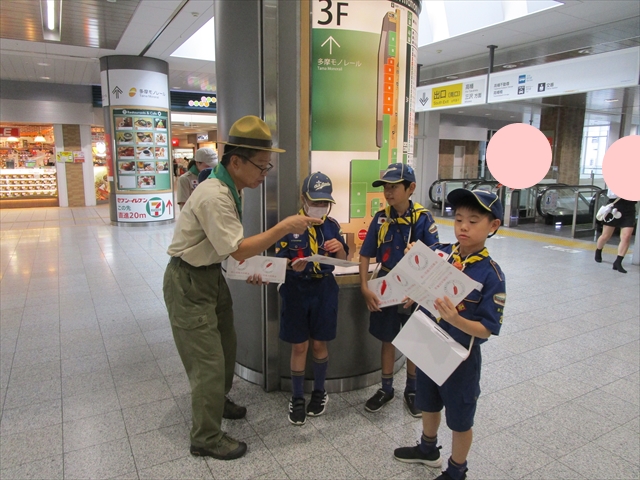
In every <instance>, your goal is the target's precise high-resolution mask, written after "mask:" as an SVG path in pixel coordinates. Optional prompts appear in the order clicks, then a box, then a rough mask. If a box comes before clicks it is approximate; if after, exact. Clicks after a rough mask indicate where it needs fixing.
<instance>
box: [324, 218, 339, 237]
mask: <svg viewBox="0 0 640 480" xmlns="http://www.w3.org/2000/svg"><path fill="white" fill-rule="evenodd" d="M327 220H331V221H332V222H333V223H335V224H336V226H337V227H338V230H340V233H342V227H340V224H339V223H338V221H337V220H336V219H335V218H333V217H327V218H326V219H325V221H327Z"/></svg>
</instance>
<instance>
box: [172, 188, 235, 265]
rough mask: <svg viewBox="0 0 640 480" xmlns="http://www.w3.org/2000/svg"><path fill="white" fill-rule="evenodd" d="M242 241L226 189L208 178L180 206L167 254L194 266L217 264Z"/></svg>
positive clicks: (231, 200)
mask: <svg viewBox="0 0 640 480" xmlns="http://www.w3.org/2000/svg"><path fill="white" fill-rule="evenodd" d="M242 240H244V232H243V229H242V223H241V222H240V218H239V216H238V210H237V209H236V202H235V200H234V199H233V195H232V193H231V190H229V187H228V186H227V185H226V184H225V183H224V182H221V181H220V180H218V179H217V178H210V179H208V180H207V181H205V182H202V183H201V184H200V185H198V188H196V189H195V190H194V191H193V193H192V194H191V197H190V198H189V201H188V202H187V203H186V204H185V205H184V207H182V211H181V212H180V216H179V217H178V221H177V223H176V229H175V232H174V233H173V240H172V241H171V245H169V249H168V250H167V253H168V254H169V255H171V256H172V257H180V258H182V260H184V261H185V262H187V263H189V264H190V265H193V266H194V267H202V266H205V265H211V264H213V263H220V262H222V261H223V260H224V259H226V258H227V257H228V256H229V254H231V253H233V252H235V251H236V250H237V249H238V247H239V246H240V243H241V242H242Z"/></svg>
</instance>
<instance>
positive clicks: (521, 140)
mask: <svg viewBox="0 0 640 480" xmlns="http://www.w3.org/2000/svg"><path fill="white" fill-rule="evenodd" d="M550 166H551V144H550V143H549V140H548V139H547V137H545V136H544V134H543V133H542V132H541V131H540V130H538V129H537V128H536V127H532V126H531V125H526V124H524V123H512V124H511V125H507V126H506V127H502V128H501V129H500V130H498V131H497V132H496V133H495V135H494V136H493V137H491V141H490V142H489V145H488V146H487V167H489V171H490V172H491V175H493V176H494V177H495V178H496V180H498V181H499V182H500V183H502V184H503V185H506V186H507V187H509V188H529V187H531V186H533V185H535V184H536V183H538V182H539V181H540V180H542V179H543V178H544V177H545V175H546V174H547V172H548V171H549V167H550Z"/></svg>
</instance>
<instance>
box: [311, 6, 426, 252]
mask: <svg viewBox="0 0 640 480" xmlns="http://www.w3.org/2000/svg"><path fill="white" fill-rule="evenodd" d="M419 13H420V12H419V10H418V6H417V5H416V3H415V2H414V1H413V0H402V1H399V2H391V1H386V0H385V1H383V0H372V1H362V0H359V1H345V2H331V1H328V0H313V1H312V19H311V26H312V30H311V43H312V53H311V65H310V67H311V170H312V171H321V172H323V173H325V174H326V175H329V177H330V178H331V180H332V181H333V191H334V193H333V197H334V198H335V200H336V205H335V206H334V207H333V209H332V212H331V215H332V216H333V217H335V218H336V219H337V220H338V221H339V222H340V224H341V226H342V231H343V233H345V234H346V240H347V243H348V244H349V246H350V250H351V253H350V256H349V260H355V261H357V259H358V255H357V251H358V250H359V247H360V245H361V244H362V240H363V238H364V236H363V235H361V234H359V232H361V231H362V230H365V231H366V229H367V228H368V227H369V223H370V222H371V219H372V218H373V216H374V215H375V213H376V212H377V211H378V210H380V209H382V208H384V207H385V203H384V196H383V194H382V189H381V188H373V187H372V186H371V182H373V181H374V180H376V179H378V178H380V175H381V173H382V172H384V171H385V170H386V168H387V166H388V165H389V164H391V163H396V162H404V163H406V162H407V161H408V159H410V158H412V153H413V152H412V150H413V130H414V127H413V124H414V111H415V102H416V92H415V78H416V68H417V42H418V39H417V33H418V14H419Z"/></svg>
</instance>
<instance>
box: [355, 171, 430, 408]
mask: <svg viewBox="0 0 640 480" xmlns="http://www.w3.org/2000/svg"><path fill="white" fill-rule="evenodd" d="M382 185H384V197H385V200H386V202H387V204H388V206H387V207H386V208H385V209H384V210H381V211H379V212H378V213H376V214H375V216H374V217H373V220H372V221H371V225H370V226H369V230H368V231H367V235H366V237H365V239H364V243H363V244H362V248H361V249H360V289H361V291H362V295H363V296H364V299H365V301H366V303H367V308H368V309H369V311H370V312H371V315H370V319H369V332H370V333H371V334H372V335H373V336H374V337H376V338H377V339H378V340H381V341H382V354H381V355H382V362H381V363H382V388H380V389H379V390H378V391H377V392H376V393H375V394H374V395H373V396H372V397H371V398H370V399H369V400H368V401H367V403H366V404H365V407H364V408H365V410H367V411H369V412H377V411H379V410H380V409H381V408H382V407H384V406H385V405H386V404H387V403H389V402H390V401H391V400H393V397H394V389H393V365H394V360H395V347H394V346H393V344H392V343H391V342H392V341H393V339H394V338H395V337H396V335H397V334H398V332H400V328H401V327H402V325H404V324H405V323H406V321H407V320H408V318H409V311H407V310H406V309H402V308H399V306H397V305H394V306H391V307H385V308H380V307H379V306H378V305H379V303H380V300H379V299H378V297H377V296H376V294H375V292H373V291H371V290H370V289H369V287H368V286H367V281H368V280H369V274H368V273H369V262H370V260H371V258H372V257H375V258H376V260H377V261H378V262H379V263H380V264H381V265H380V272H379V274H378V276H379V277H382V276H384V275H386V274H387V273H388V272H389V271H390V270H391V269H392V268H393V267H395V266H396V264H397V263H398V262H399V261H400V259H402V257H403V256H404V251H405V249H406V248H407V246H408V245H409V243H411V242H415V241H417V240H421V241H422V242H423V243H425V244H426V245H429V246H431V245H433V244H435V243H438V241H439V240H438V227H437V226H436V224H435V222H434V221H433V217H432V216H431V213H430V212H429V211H428V210H427V209H426V208H424V207H423V206H422V205H420V204H418V203H414V202H412V201H411V200H410V197H411V195H412V194H413V192H414V190H415V189H416V177H415V174H414V172H413V169H412V168H411V167H410V166H409V165H405V164H402V163H394V164H392V165H389V167H388V168H387V170H386V171H385V172H384V173H383V175H382V178H381V179H380V180H376V181H375V182H373V186H374V187H379V186H382ZM408 305H409V303H407V304H406V306H407V307H408ZM415 372H416V366H415V364H414V363H413V362H411V361H410V360H408V359H407V383H406V386H405V391H404V402H405V405H406V406H407V409H408V410H409V413H410V414H411V415H413V416H414V417H419V416H420V415H421V413H420V411H419V410H417V409H416V408H415V406H414V402H415V395H416V376H415V375H416V374H415Z"/></svg>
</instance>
